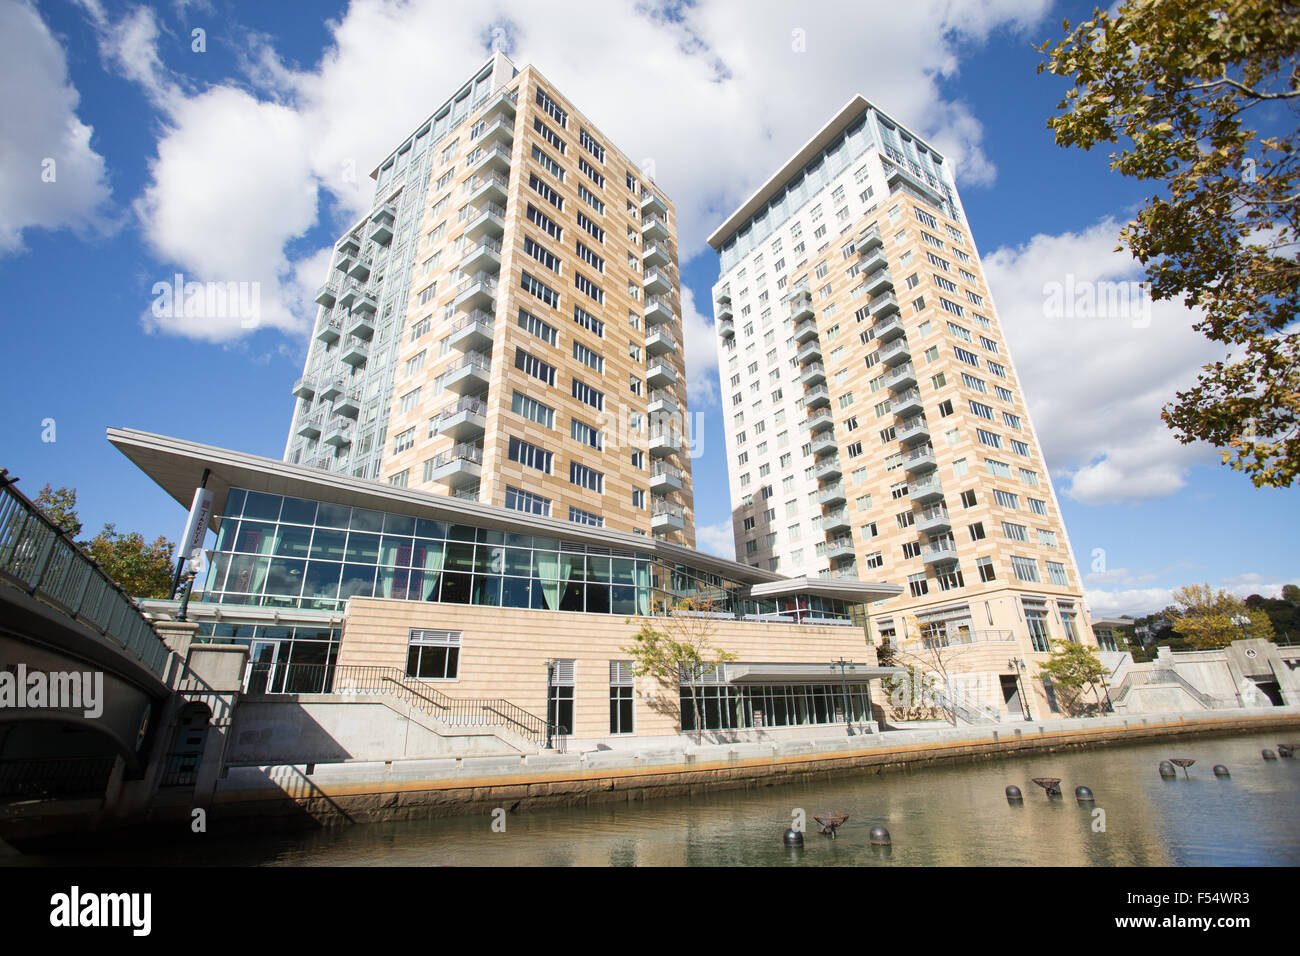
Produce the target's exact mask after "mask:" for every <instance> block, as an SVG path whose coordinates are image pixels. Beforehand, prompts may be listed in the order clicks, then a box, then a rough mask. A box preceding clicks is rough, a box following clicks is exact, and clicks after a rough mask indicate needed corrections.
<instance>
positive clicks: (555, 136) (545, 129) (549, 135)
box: [533, 116, 565, 156]
mask: <svg viewBox="0 0 1300 956" xmlns="http://www.w3.org/2000/svg"><path fill="white" fill-rule="evenodd" d="M533 129H535V130H536V131H537V132H539V133H541V134H542V139H544V140H546V141H547V142H548V143H550V144H551V145H552V146H554V147H555V148H556V149H557V150H559V151H560V155H561V156H563V155H564V150H565V145H564V140H562V139H560V134H559V133H557V132H555V130H553V129H551V128H550V127H549V126H547V125H546V124H545V123H543V122H542V121H541V119H539V118H538V117H536V116H534V117H533Z"/></svg>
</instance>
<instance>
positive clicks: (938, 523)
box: [916, 503, 952, 535]
mask: <svg viewBox="0 0 1300 956" xmlns="http://www.w3.org/2000/svg"><path fill="white" fill-rule="evenodd" d="M916 530H917V531H923V532H925V533H926V534H930V535H932V534H937V533H939V532H941V531H951V530H952V518H951V517H950V516H949V515H948V509H947V508H946V507H944V505H943V504H942V503H940V504H936V505H929V506H928V507H925V508H922V509H921V514H920V517H918V518H917V519H916Z"/></svg>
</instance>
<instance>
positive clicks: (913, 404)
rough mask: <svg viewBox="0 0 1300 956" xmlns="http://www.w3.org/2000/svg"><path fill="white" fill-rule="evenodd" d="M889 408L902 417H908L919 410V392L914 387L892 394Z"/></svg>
mask: <svg viewBox="0 0 1300 956" xmlns="http://www.w3.org/2000/svg"><path fill="white" fill-rule="evenodd" d="M889 410H890V411H891V412H893V413H894V414H895V415H898V416H900V417H902V418H910V417H911V416H912V415H915V414H916V413H917V412H919V411H920V410H921V392H920V391H919V390H918V389H915V388H909V389H908V390H907V391H905V392H899V393H898V394H897V395H895V396H894V400H893V402H892V403H891V404H890V406H889Z"/></svg>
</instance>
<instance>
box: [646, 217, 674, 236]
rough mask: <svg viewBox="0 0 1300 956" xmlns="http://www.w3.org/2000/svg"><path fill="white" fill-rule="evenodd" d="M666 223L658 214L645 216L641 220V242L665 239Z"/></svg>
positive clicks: (666, 234)
mask: <svg viewBox="0 0 1300 956" xmlns="http://www.w3.org/2000/svg"><path fill="white" fill-rule="evenodd" d="M667 238H668V224H667V223H666V222H664V220H663V218H662V217H660V216H645V217H644V218H642V220H641V239H642V242H644V241H646V240H650V239H667Z"/></svg>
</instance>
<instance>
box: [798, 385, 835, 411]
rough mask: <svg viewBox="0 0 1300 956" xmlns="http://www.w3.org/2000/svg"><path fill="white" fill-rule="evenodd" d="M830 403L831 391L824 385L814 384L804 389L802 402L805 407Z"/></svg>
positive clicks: (818, 406)
mask: <svg viewBox="0 0 1300 956" xmlns="http://www.w3.org/2000/svg"><path fill="white" fill-rule="evenodd" d="M830 403H831V392H830V389H828V388H827V387H826V386H825V385H816V386H814V387H812V388H807V389H804V393H803V404H804V407H805V408H820V407H821V406H823V405H830Z"/></svg>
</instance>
